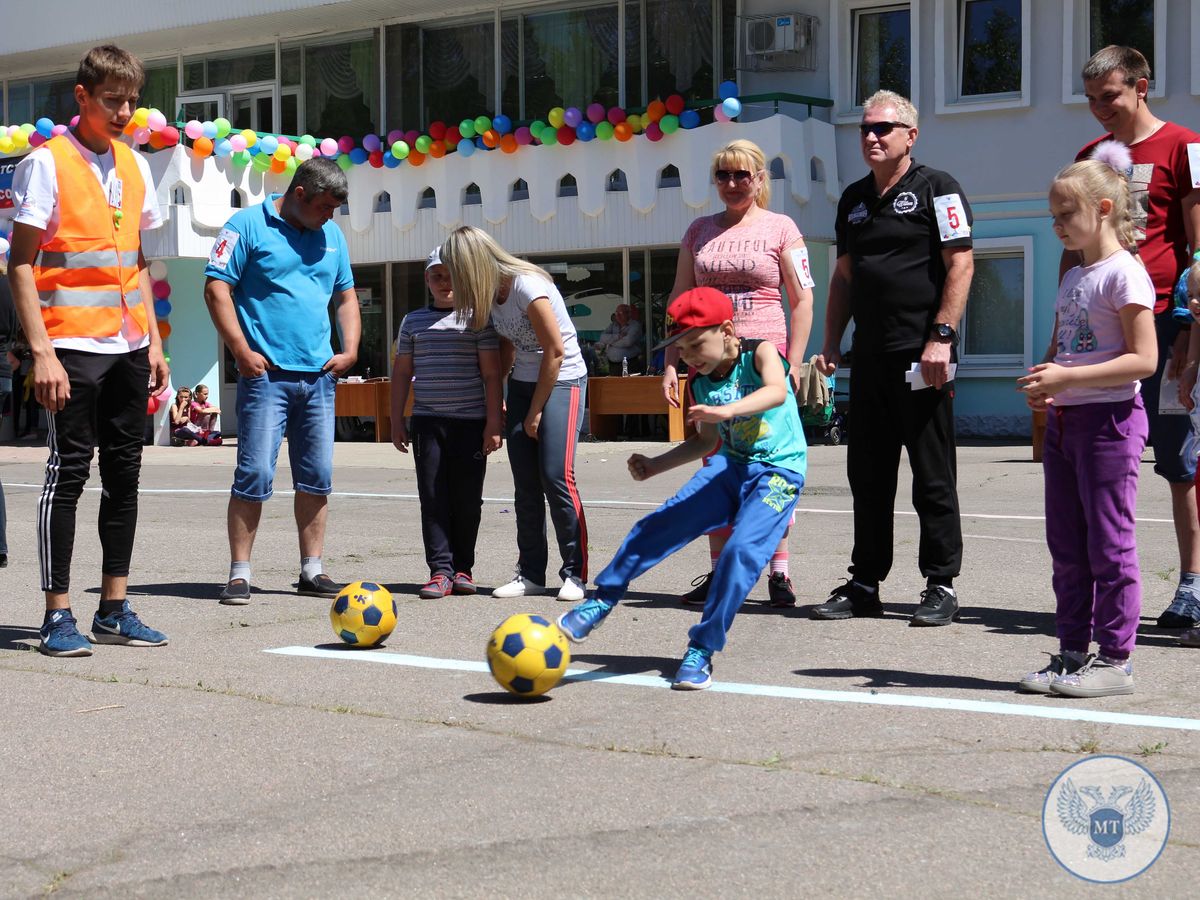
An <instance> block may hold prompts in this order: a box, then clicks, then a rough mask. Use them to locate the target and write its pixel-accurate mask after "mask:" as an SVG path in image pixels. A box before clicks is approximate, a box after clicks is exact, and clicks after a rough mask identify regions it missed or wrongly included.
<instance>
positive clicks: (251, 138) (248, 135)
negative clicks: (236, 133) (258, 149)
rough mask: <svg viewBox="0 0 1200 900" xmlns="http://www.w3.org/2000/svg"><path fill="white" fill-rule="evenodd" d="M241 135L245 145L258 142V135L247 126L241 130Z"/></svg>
mask: <svg viewBox="0 0 1200 900" xmlns="http://www.w3.org/2000/svg"><path fill="white" fill-rule="evenodd" d="M242 137H243V138H245V139H246V146H247V147H253V146H254V145H255V144H257V143H258V135H257V134H255V133H254V132H253V131H251V130H250V129H249V128H247V129H246V130H245V131H243V132H242Z"/></svg>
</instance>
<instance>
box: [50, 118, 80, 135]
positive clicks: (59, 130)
mask: <svg viewBox="0 0 1200 900" xmlns="http://www.w3.org/2000/svg"><path fill="white" fill-rule="evenodd" d="M76 118H78V117H76ZM50 133H51V134H53V135H54V136H55V137H57V136H58V135H60V134H66V133H67V126H66V125H55V126H54V128H53V129H51V131H50Z"/></svg>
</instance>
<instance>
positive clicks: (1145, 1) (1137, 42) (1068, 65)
mask: <svg viewBox="0 0 1200 900" xmlns="http://www.w3.org/2000/svg"><path fill="white" fill-rule="evenodd" d="M1194 12H1195V10H1194V9H1193V13H1194ZM1064 32H1065V36H1066V44H1065V47H1064V51H1065V52H1064V53H1063V102H1064V103H1086V102H1087V98H1086V97H1085V96H1084V94H1083V81H1082V80H1081V79H1080V77H1079V72H1080V70H1081V69H1082V68H1083V66H1084V63H1086V62H1087V61H1088V58H1089V57H1091V55H1092V54H1093V53H1095V52H1096V51H1097V50H1102V49H1103V48H1105V47H1107V46H1108V45H1109V44H1123V45H1125V46H1127V47H1134V48H1136V49H1138V50H1140V51H1141V52H1142V54H1143V55H1144V56H1145V57H1146V59H1147V60H1148V61H1149V63H1150V75H1151V78H1150V96H1151V97H1162V96H1164V94H1165V93H1166V79H1165V78H1164V77H1163V76H1164V73H1165V71H1166V56H1165V53H1164V48H1165V47H1166V43H1167V40H1166V37H1167V0H1066V11H1065V15H1064ZM1193 58H1194V54H1193Z"/></svg>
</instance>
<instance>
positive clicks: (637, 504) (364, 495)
mask: <svg viewBox="0 0 1200 900" xmlns="http://www.w3.org/2000/svg"><path fill="white" fill-rule="evenodd" d="M4 486H5V487H6V488H30V489H32V490H37V491H40V490H41V489H42V485H40V484H26V483H22V482H19V481H14V482H5V485H4ZM84 490H85V491H92V492H96V493H98V492H99V491H100V490H101V488H98V487H89V488H84ZM138 493H140V494H221V495H225V496H228V494H229V489H228V488H139V489H138ZM275 493H276V494H277V495H279V496H281V497H291V496H292V495H293V494H295V491H276V492H275ZM330 496H332V497H354V498H356V499H366V500H420V499H421V498H420V497H419V496H418V495H417V494H380V493H370V492H366V491H334V492H333V493H332V494H331V495H330ZM483 502H484V503H507V504H512V503H514V502H515V501H514V500H513V498H512V497H484V498H483ZM584 506H585V507H586V506H599V507H604V506H616V507H629V508H632V509H658V508H659V507H660V506H662V504H661V503H651V502H647V501H644V500H588V501H586V502H585V503H584ZM796 512H798V513H817V514H819V515H829V516H849V515H853V514H854V510H852V509H825V508H822V507H815V506H797V507H796ZM895 514H896V515H898V516H915V515H916V513H915V512H914V511H913V510H910V509H909V510H905V509H898V510H896V513H895ZM960 516H961V518H963V519H996V520H1000V521H1008V522H1044V521H1046V517H1045V516H1014V515H1001V514H994V513H969V512H964V513H960ZM1134 521H1136V522H1137V523H1138V524H1140V525H1174V520H1173V519H1151V518H1141V519H1135V520H1134ZM1009 540H1015V538H1009Z"/></svg>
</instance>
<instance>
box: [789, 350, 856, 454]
mask: <svg viewBox="0 0 1200 900" xmlns="http://www.w3.org/2000/svg"><path fill="white" fill-rule="evenodd" d="M810 379H814V380H815V379H820V382H819V383H817V382H815V381H810ZM836 385H837V376H835V375H829V376H825V375H822V374H821V373H820V372H818V371H817V367H816V366H815V365H813V364H812V361H811V360H810V361H809V362H808V363H806V364H805V365H804V366H803V367H802V372H801V378H800V396H799V397H797V398H796V403H797V405H798V406H799V407H800V424H801V425H803V426H804V437H805V440H807V441H808V442H809V443H810V444H811V443H813V442H815V441H816V440H818V439H819V440H821V441H823V442H824V443H826V444H832V445H833V446H835V447H836V446H837V445H839V444H841V443H842V442H843V441H844V440H845V439H846V416H845V414H844V413H843V412H841V411H840V410H839V408H838V401H837V397H836Z"/></svg>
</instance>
